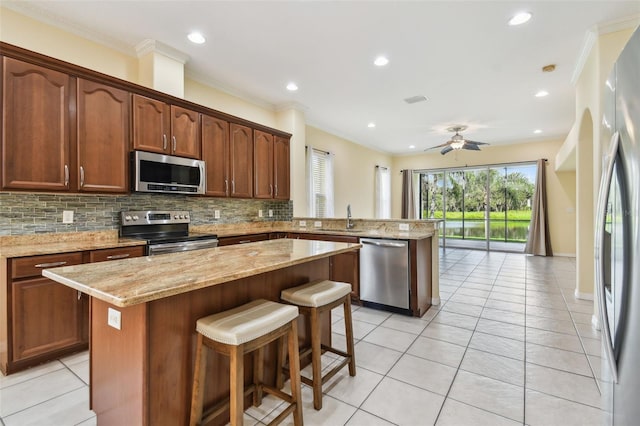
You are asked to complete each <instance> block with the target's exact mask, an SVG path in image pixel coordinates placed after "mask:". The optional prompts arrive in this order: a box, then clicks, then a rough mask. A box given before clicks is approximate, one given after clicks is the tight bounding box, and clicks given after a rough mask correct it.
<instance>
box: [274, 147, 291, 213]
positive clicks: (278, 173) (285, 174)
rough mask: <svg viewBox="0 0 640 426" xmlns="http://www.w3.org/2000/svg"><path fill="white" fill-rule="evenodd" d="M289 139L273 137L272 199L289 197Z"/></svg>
mask: <svg viewBox="0 0 640 426" xmlns="http://www.w3.org/2000/svg"><path fill="white" fill-rule="evenodd" d="M290 167H291V166H290V160H289V138H283V137H282V136H275V137H274V140H273V198H275V199H277V200H288V199H289V197H290V195H291V194H290V178H289V176H290Z"/></svg>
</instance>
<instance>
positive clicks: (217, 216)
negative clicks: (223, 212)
mask: <svg viewBox="0 0 640 426" xmlns="http://www.w3.org/2000/svg"><path fill="white" fill-rule="evenodd" d="M213 217H215V218H216V219H220V210H214V211H213Z"/></svg>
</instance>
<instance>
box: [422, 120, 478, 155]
mask: <svg viewBox="0 0 640 426" xmlns="http://www.w3.org/2000/svg"><path fill="white" fill-rule="evenodd" d="M466 128H467V126H452V127H449V128H448V129H447V131H448V132H455V135H453V136H452V137H451V139H450V140H448V141H447V142H445V143H443V144H441V145H437V146H432V147H431V148H427V149H426V150H425V151H428V150H430V149H436V148H442V147H444V148H442V151H440V154H442V155H445V154H446V153H447V152H450V151H453V150H458V149H468V150H471V151H480V145H489V144H488V143H486V142H476V141H470V140H469V139H465V138H463V137H462V135H461V134H460V132H463V131H464V130H466Z"/></svg>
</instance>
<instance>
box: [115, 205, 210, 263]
mask: <svg viewBox="0 0 640 426" xmlns="http://www.w3.org/2000/svg"><path fill="white" fill-rule="evenodd" d="M120 217H121V222H120V223H121V227H120V236H121V237H127V238H139V239H143V240H145V241H147V252H146V254H147V255H149V256H153V255H157V254H164V253H176V252H181V251H189V250H198V249H205V248H212V247H217V246H218V236H217V235H215V234H201V233H190V232H189V223H190V222H191V213H190V212H188V211H184V210H136V211H125V212H121V213H120Z"/></svg>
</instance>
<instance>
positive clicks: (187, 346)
mask: <svg viewBox="0 0 640 426" xmlns="http://www.w3.org/2000/svg"><path fill="white" fill-rule="evenodd" d="M359 248H360V245H359V244H350V243H338V242H328V241H313V240H293V239H277V240H269V241H262V242H256V243H250V244H242V245H233V246H227V247H218V248H212V249H206V250H196V251H191V252H184V253H172V254H167V255H159V256H148V257H141V258H135V259H127V260H121V261H113V262H108V263H98V264H87V265H74V266H67V267H61V268H52V269H47V270H45V271H43V275H44V276H46V277H48V278H50V279H52V280H54V281H57V282H59V283H62V284H65V285H67V286H69V287H71V288H74V289H76V290H78V291H80V292H82V293H85V294H88V295H89V296H91V305H90V374H91V379H90V380H91V382H90V392H91V394H90V404H91V408H92V410H93V411H94V412H95V413H96V415H97V419H98V424H100V425H122V424H139V425H165V424H166V425H178V424H186V423H187V421H188V418H189V402H190V398H191V388H190V385H191V381H192V379H193V365H194V353H195V352H194V350H195V339H196V334H195V322H196V320H197V319H198V318H201V317H204V316H206V315H210V314H213V313H217V312H221V311H224V310H228V309H231V308H233V307H236V306H239V305H242V304H244V303H247V302H249V301H251V300H255V299H258V298H262V299H267V300H274V301H277V300H279V296H280V292H281V291H282V290H283V289H286V288H290V287H294V286H298V285H301V284H304V283H306V282H309V281H313V280H317V279H328V278H329V273H330V260H331V257H332V256H336V255H339V254H341V253H346V252H349V251H355V250H358V249H359ZM299 321H300V326H299V327H298V328H299V330H300V331H301V333H300V338H301V339H302V341H304V340H308V336H306V335H305V333H304V330H305V329H306V327H305V326H304V323H303V322H302V321H303V320H302V318H299ZM323 324H325V325H326V327H323V335H322V339H323V342H327V343H329V341H330V338H331V333H330V326H329V325H330V318H329V316H326V317H325V318H323ZM276 351H277V348H276V346H275V344H273V345H271V346H270V347H269V348H267V350H265V353H264V356H265V368H264V374H265V381H266V382H271V383H275V373H276ZM301 361H302V362H304V360H301ZM208 362H209V366H208V368H207V370H208V371H212V372H220V374H216V373H212V374H213V376H214V377H210V378H209V380H210V383H213V385H212V386H208V387H207V388H206V389H205V395H204V401H205V405H207V404H210V403H213V402H216V401H218V400H220V399H222V398H224V397H225V396H226V395H228V392H229V384H228V374H227V370H228V361H227V359H226V358H225V357H221V356H218V355H213V356H211V357H210V358H209V361H208ZM245 367H246V368H245V371H246V374H247V375H246V376H245V377H247V378H249V377H250V374H251V363H250V362H249V358H245ZM222 417H224V416H222ZM222 417H221V418H220V419H217V421H219V422H221V424H224V423H226V420H224V419H223V418H222Z"/></svg>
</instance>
